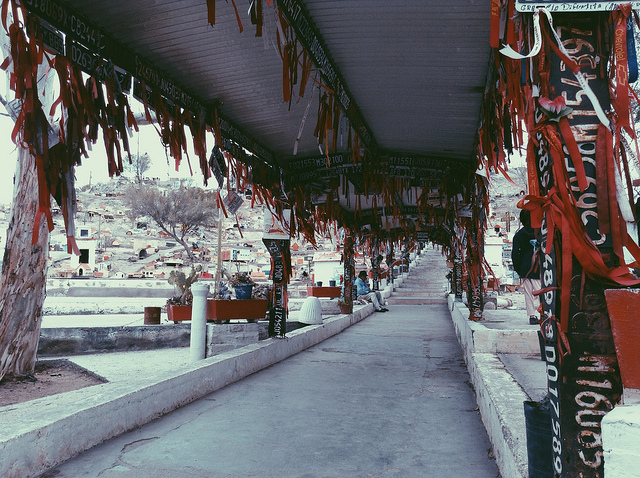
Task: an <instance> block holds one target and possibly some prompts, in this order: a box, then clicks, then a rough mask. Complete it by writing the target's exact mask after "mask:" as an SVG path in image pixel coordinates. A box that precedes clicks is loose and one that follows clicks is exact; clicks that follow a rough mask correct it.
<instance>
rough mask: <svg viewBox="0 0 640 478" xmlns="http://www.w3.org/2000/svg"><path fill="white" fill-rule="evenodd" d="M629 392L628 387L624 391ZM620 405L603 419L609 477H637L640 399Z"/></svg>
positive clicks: (606, 471)
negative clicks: (633, 402)
mask: <svg viewBox="0 0 640 478" xmlns="http://www.w3.org/2000/svg"><path fill="white" fill-rule="evenodd" d="M625 393H626V391H625ZM626 402H627V400H625V405H619V406H617V407H616V408H614V409H613V410H612V411H610V412H609V413H607V414H606V415H605V416H604V418H603V419H602V447H603V451H604V474H605V476H606V477H616V478H635V477H637V476H638V474H639V473H640V403H639V401H638V400H635V404H633V405H631V404H630V405H627V404H626Z"/></svg>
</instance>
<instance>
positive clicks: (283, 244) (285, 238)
mask: <svg viewBox="0 0 640 478" xmlns="http://www.w3.org/2000/svg"><path fill="white" fill-rule="evenodd" d="M264 216H265V217H264V228H263V235H262V242H263V243H264V245H265V247H266V248H267V251H269V255H270V256H271V278H272V280H273V287H272V290H271V301H270V309H269V337H284V336H285V334H286V332H287V284H288V283H289V280H290V277H291V249H290V243H291V241H290V240H289V233H288V230H289V227H288V224H289V221H290V217H291V211H290V210H288V209H285V210H283V211H282V217H275V216H273V215H271V214H265V215H264Z"/></svg>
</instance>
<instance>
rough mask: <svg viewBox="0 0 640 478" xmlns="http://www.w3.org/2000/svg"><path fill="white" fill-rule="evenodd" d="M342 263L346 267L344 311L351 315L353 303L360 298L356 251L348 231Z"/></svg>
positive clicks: (343, 293)
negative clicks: (355, 282) (357, 282)
mask: <svg viewBox="0 0 640 478" xmlns="http://www.w3.org/2000/svg"><path fill="white" fill-rule="evenodd" d="M342 261H343V265H344V273H343V284H344V287H343V288H342V302H343V304H344V305H343V306H342V311H343V312H348V313H351V312H352V311H353V303H354V302H355V301H356V300H357V298H358V291H357V289H356V285H355V284H354V281H355V280H356V259H355V251H354V242H353V237H351V235H350V234H349V232H348V231H347V233H346V235H345V238H344V245H343V250H342Z"/></svg>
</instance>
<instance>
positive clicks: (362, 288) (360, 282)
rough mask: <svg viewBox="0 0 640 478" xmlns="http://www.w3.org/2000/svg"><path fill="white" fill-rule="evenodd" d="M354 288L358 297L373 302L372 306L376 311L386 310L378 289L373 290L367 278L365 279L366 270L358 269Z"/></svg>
mask: <svg viewBox="0 0 640 478" xmlns="http://www.w3.org/2000/svg"><path fill="white" fill-rule="evenodd" d="M354 283H355V285H356V290H357V293H358V299H364V300H366V301H369V302H371V303H372V304H373V308H374V309H376V312H386V311H388V310H389V309H387V308H385V307H383V304H384V301H383V300H382V294H380V292H379V291H377V290H376V291H373V290H371V288H370V287H369V280H368V279H367V271H360V273H359V274H358V278H357V279H356V280H355V282H354Z"/></svg>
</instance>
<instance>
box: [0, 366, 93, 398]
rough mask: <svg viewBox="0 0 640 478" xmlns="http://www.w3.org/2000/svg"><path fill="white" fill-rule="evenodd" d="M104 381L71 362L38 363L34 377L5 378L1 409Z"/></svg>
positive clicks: (0, 388) (1, 394)
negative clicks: (21, 378)
mask: <svg viewBox="0 0 640 478" xmlns="http://www.w3.org/2000/svg"><path fill="white" fill-rule="evenodd" d="M104 382H105V380H103V379H102V378H100V377H98V376H97V375H95V374H92V373H91V372H89V371H88V370H85V369H84V368H82V367H80V366H78V365H76V364H74V363H73V362H69V361H68V360H43V361H38V363H37V364H36V369H35V373H34V376H33V377H32V378H27V379H24V380H14V379H7V378H5V379H3V380H2V381H1V382H0V407H3V406H6V405H14V404H16V403H22V402H26V401H29V400H35V399H36V398H42V397H47V396H49V395H55V394H57V393H63V392H69V391H71V390H78V389H80V388H84V387H90V386H91V385H98V384H100V383H104Z"/></svg>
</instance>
